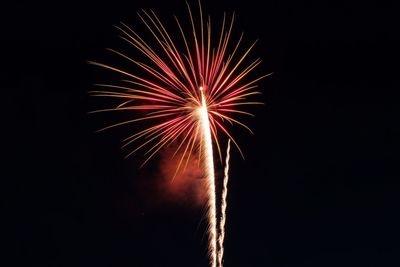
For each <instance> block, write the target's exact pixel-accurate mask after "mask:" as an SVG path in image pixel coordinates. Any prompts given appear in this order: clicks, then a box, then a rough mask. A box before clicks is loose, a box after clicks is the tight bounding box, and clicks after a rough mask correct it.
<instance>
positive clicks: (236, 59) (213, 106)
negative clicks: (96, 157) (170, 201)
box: [90, 3, 268, 267]
mask: <svg viewBox="0 0 400 267" xmlns="http://www.w3.org/2000/svg"><path fill="white" fill-rule="evenodd" d="M187 7H188V14H189V19H190V26H189V27H190V29H186V28H184V25H183V24H181V23H180V21H179V20H178V19H177V18H176V17H175V22H176V28H175V30H176V31H175V32H174V34H171V33H170V31H168V30H167V27H166V26H165V25H164V24H163V23H162V22H161V20H160V19H159V17H158V16H157V15H156V14H155V13H154V12H153V11H152V10H150V11H145V10H142V12H141V13H139V18H140V20H141V22H142V23H143V25H144V27H145V29H146V30H147V32H148V33H150V35H151V36H152V40H149V41H146V40H145V39H144V38H143V37H141V35H140V34H139V33H137V32H136V31H135V30H133V28H131V27H130V26H128V25H126V24H124V23H121V24H120V25H118V26H116V28H117V29H118V31H119V33H120V38H121V39H122V40H123V41H124V42H126V43H127V44H128V46H130V48H133V49H134V50H135V51H138V52H139V53H140V54H141V55H142V57H141V58H142V59H140V60H139V59H136V58H133V57H131V56H129V55H128V54H127V53H126V52H122V51H118V50H115V49H108V50H109V51H110V52H111V53H113V54H115V55H116V56H118V57H120V58H121V59H122V60H124V61H126V62H127V63H128V64H130V66H131V67H132V68H134V71H133V70H132V69H131V68H130V67H117V65H114V64H104V63H99V62H93V61H90V63H91V64H93V65H96V66H98V67H101V68H104V69H107V70H111V71H113V72H116V73H118V74H120V76H121V77H122V79H121V80H120V81H119V82H118V83H99V84H96V86H97V87H98V88H99V89H97V90H94V91H91V94H92V95H93V96H98V97H106V98H114V99H116V100H117V101H118V104H117V105H115V106H113V107H109V108H106V109H99V110H95V111H93V113H98V112H111V111H113V112H116V111H118V112H121V111H125V112H128V114H129V116H132V118H131V119H129V120H125V121H121V122H118V123H113V124H110V125H108V126H107V127H104V128H102V129H100V130H99V131H103V130H106V129H110V128H114V127H119V126H124V125H131V124H135V125H136V127H137V128H139V130H137V131H135V132H133V133H132V134H130V135H129V136H127V137H126V138H125V139H124V140H123V145H122V146H123V147H127V148H129V147H132V149H131V150H130V151H129V152H128V153H127V155H126V156H127V157H128V156H130V155H132V154H134V153H139V152H140V151H142V153H143V154H144V155H145V160H144V162H143V164H145V163H146V162H147V161H148V160H150V159H151V158H152V157H153V156H155V155H156V154H157V152H158V151H159V150H160V149H162V148H164V147H167V146H169V145H171V144H172V143H174V142H178V145H177V149H176V152H175V154H177V153H178V152H180V153H179V154H181V155H182V156H181V158H180V160H179V163H178V165H177V166H176V172H178V171H179V170H182V169H184V168H185V166H187V164H188V162H189V160H190V155H192V154H193V153H195V154H198V155H199V157H200V158H201V160H202V166H203V167H204V173H205V178H206V181H207V190H208V192H207V193H208V201H207V203H208V205H207V207H208V222H209V227H208V229H209V235H208V236H209V254H210V262H211V266H212V267H216V266H217V262H218V265H219V266H222V256H223V239H224V234H225V233H224V225H225V211H226V194H227V184H226V182H227V179H228V166H227V164H229V147H230V141H229V142H228V152H227V157H228V158H227V160H226V166H225V173H224V177H225V178H224V184H223V191H222V194H223V196H222V200H221V202H222V203H221V205H222V207H221V217H220V227H219V230H218V229H217V225H218V219H217V209H216V186H215V170H214V152H213V144H215V147H216V148H217V150H216V151H217V152H216V153H218V154H219V158H220V159H221V160H222V156H221V155H222V153H221V145H220V144H221V141H220V140H221V138H227V139H228V140H231V141H232V143H233V144H234V145H235V146H236V148H237V149H238V151H239V152H240V154H242V152H241V150H240V148H239V145H238V143H237V142H236V140H235V138H234V137H233V136H232V134H231V133H230V131H229V126H231V125H235V124H236V125H239V126H241V127H243V128H245V129H247V130H248V131H250V132H251V130H250V128H249V127H248V126H246V124H245V123H244V122H243V121H242V119H243V116H253V115H252V114H251V113H249V112H247V111H245V107H246V106H248V105H254V104H261V103H260V102H254V101H250V100H248V99H249V98H250V97H252V96H254V95H257V94H259V92H258V91H256V88H257V85H256V83H257V82H258V81H259V80H260V79H262V78H264V77H266V76H268V75H264V76H258V77H255V78H251V79H249V78H248V77H249V74H250V73H251V72H252V71H253V70H254V69H255V68H256V67H257V66H259V64H260V63H261V60H260V59H255V60H248V59H247V57H248V54H249V53H250V51H251V50H252V49H253V47H254V45H255V44H256V42H254V43H252V44H250V45H248V46H247V48H244V49H243V48H242V42H243V34H241V35H240V37H239V38H237V41H236V42H234V43H232V30H233V25H234V20H235V16H234V14H232V16H231V17H230V18H227V15H226V14H224V16H223V19H222V22H221V25H220V26H219V27H218V29H217V37H215V38H214V37H213V36H214V31H212V27H211V19H210V17H208V18H207V21H205V20H204V17H203V12H202V8H201V4H200V3H199V17H195V16H194V15H193V13H192V11H191V9H190V6H189V4H187ZM176 33H178V34H176ZM188 33H189V34H188ZM175 38H177V39H176V40H175ZM134 111H135V112H134ZM140 127H143V128H142V129H140ZM242 155H243V154H242Z"/></svg>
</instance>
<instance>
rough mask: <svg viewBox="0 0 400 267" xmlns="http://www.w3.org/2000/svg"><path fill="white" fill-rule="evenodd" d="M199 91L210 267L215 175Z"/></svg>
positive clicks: (214, 258) (204, 105)
mask: <svg viewBox="0 0 400 267" xmlns="http://www.w3.org/2000/svg"><path fill="white" fill-rule="evenodd" d="M200 91H201V107H200V108H199V117H200V127H201V131H202V140H203V143H202V144H201V146H202V150H203V153H204V154H203V155H204V163H205V170H206V179H207V191H208V207H207V208H208V212H207V215H208V222H209V225H208V235H209V236H208V238H209V253H210V263H211V267H216V266H217V216H216V201H215V195H216V193H215V175H214V159H213V149H212V139H211V128H210V121H209V118H208V110H207V103H206V99H205V97H204V93H203V88H202V87H200Z"/></svg>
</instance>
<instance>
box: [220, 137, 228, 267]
mask: <svg viewBox="0 0 400 267" xmlns="http://www.w3.org/2000/svg"><path fill="white" fill-rule="evenodd" d="M230 150H231V140H230V139H228V147H227V149H226V158H225V169H224V181H223V188H222V200H221V218H220V222H219V236H218V248H219V250H218V255H217V257H218V267H222V266H223V262H222V260H223V258H224V239H225V222H226V207H227V204H228V203H227V201H226V197H227V195H228V180H229V159H230Z"/></svg>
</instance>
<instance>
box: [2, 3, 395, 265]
mask: <svg viewBox="0 0 400 267" xmlns="http://www.w3.org/2000/svg"><path fill="white" fill-rule="evenodd" d="M190 2H191V3H192V2H193V1H190ZM203 2H204V8H205V10H206V12H208V13H211V14H212V15H213V16H214V17H215V18H218V16H216V15H218V14H222V12H223V11H233V10H236V12H237V15H238V21H237V24H236V27H237V28H238V29H235V31H238V32H240V31H241V30H244V31H245V33H246V40H248V41H249V40H254V39H257V38H259V39H260V42H259V44H258V46H257V48H256V49H255V52H254V53H253V56H260V57H261V58H262V59H263V65H262V67H261V68H260V69H259V70H257V72H258V73H259V74H262V73H268V72H271V71H273V72H274V75H273V76H272V77H270V78H268V79H266V80H264V81H262V82H260V86H261V88H262V91H263V96H262V100H263V101H264V102H265V103H266V105H265V106H264V107H262V108H260V109H258V110H257V111H256V115H257V117H256V119H254V120H251V121H250V125H251V126H252V128H253V129H254V131H255V133H256V134H255V136H254V137H253V136H250V135H245V134H242V133H241V132H240V131H239V130H238V136H240V143H241V144H242V147H243V150H244V152H245V154H246V160H245V161H243V160H242V159H241V158H240V157H239V155H238V153H237V151H235V152H233V159H232V168H231V183H230V192H229V196H228V201H229V207H228V222H227V235H226V250H225V252H226V254H225V263H226V264H225V266H227V267H230V266H240V267H242V266H243V267H246V266H310V267H311V266H318V267H319V266H364V267H365V266H400V243H399V242H400V241H399V240H400V228H399V225H400V217H399V203H400V180H399V168H398V166H399V148H400V147H399V133H400V127H399V114H400V112H399V111H400V108H399V96H400V94H399V88H400V86H399V85H400V81H399V80H400V79H399V72H398V64H399V53H398V50H399V47H400V46H399V45H400V43H399V29H398V28H397V26H396V25H397V21H396V20H397V17H398V9H397V6H395V5H394V2H395V1H392V3H390V2H386V3H384V2H382V1H377V2H376V3H373V2H367V1H363V2H360V3H355V2H351V1H332V2H330V3H328V2H323V1H315V2H308V3H303V2H302V1H265V2H264V3H261V1H256V0H246V1H237V0H235V1H225V0H224V1H218V2H217V1H203ZM192 6H195V4H194V3H192ZM142 7H143V8H149V7H151V8H154V9H155V11H157V13H158V14H159V15H160V16H161V18H162V19H166V20H168V19H170V18H171V16H172V14H174V13H177V14H178V15H180V16H181V17H182V16H184V15H186V13H185V2H184V1H183V0H182V1H181V0H174V1H163V2H157V1H154V0H148V1H127V2H124V3H122V2H120V1H105V3H101V1H98V2H93V3H89V2H85V3H79V2H76V3H74V2H67V3H56V2H55V3H46V4H45V3H38V2H36V1H32V2H28V3H12V4H11V3H10V4H7V5H5V4H2V8H1V11H0V22H1V23H0V29H1V31H0V46H1V51H0V56H1V58H0V66H1V68H0V87H1V106H2V108H3V112H2V113H3V115H4V118H3V120H2V122H1V125H2V126H1V131H2V134H3V136H4V137H3V138H2V141H3V143H4V144H3V146H2V148H1V151H2V156H3V160H2V165H4V167H3V168H2V175H1V186H0V188H1V196H2V212H1V221H2V224H3V226H2V230H1V237H0V240H2V243H3V245H4V249H2V250H1V253H2V254H3V255H2V256H1V257H0V258H1V260H2V261H4V264H2V266H162V267H163V266H165V267H168V266H174V267H177V266H191V267H192V266H208V264H207V261H208V259H207V254H206V253H207V251H206V242H205V237H204V234H203V232H204V223H201V217H202V211H201V210H200V209H198V208H194V207H192V206H191V205H190V203H171V202H168V203H165V204H163V201H162V200H160V199H159V198H158V197H157V196H156V193H157V192H156V191H155V190H152V189H151V184H152V182H151V180H152V179H153V178H151V177H150V178H148V180H146V179H143V176H144V175H143V174H144V173H146V169H144V170H143V169H142V170H138V160H137V159H135V158H132V159H128V160H124V159H123V153H121V151H120V150H119V139H120V137H121V136H119V134H118V133H115V132H107V133H103V134H95V133H94V131H95V130H96V129H98V128H99V127H100V126H102V124H101V120H100V119H99V118H98V117H97V118H96V117H95V118H94V117H91V116H88V115H87V114H86V113H87V111H88V110H90V109H92V106H91V100H90V98H89V97H88V95H87V91H88V90H90V89H91V85H92V84H93V83H94V82H96V81H97V80H96V79H98V77H99V76H98V74H97V73H96V72H94V71H93V69H94V67H93V66H89V65H88V64H87V63H86V60H89V59H97V60H99V59H102V58H103V56H104V55H105V54H106V52H105V51H104V48H105V47H107V46H110V45H113V44H114V42H115V40H116V31H115V30H114V29H113V27H112V25H113V24H116V23H118V22H119V21H120V20H123V21H125V22H129V23H130V24H131V25H134V24H135V23H136V22H138V19H137V16H136V12H137V11H138V10H139V8H142ZM181 20H182V21H184V20H185V19H181ZM242 135H243V136H242ZM150 166H151V164H150ZM148 168H149V167H148ZM147 171H148V169H147Z"/></svg>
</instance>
